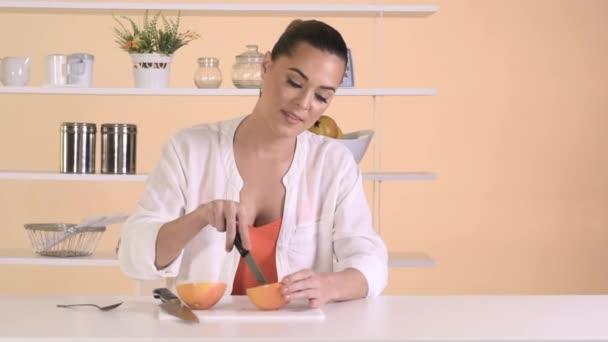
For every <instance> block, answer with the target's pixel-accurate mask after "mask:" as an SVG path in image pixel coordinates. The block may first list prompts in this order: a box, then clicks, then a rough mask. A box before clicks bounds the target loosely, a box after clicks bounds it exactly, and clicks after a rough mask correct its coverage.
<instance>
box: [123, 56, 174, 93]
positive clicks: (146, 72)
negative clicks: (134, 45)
mask: <svg viewBox="0 0 608 342" xmlns="http://www.w3.org/2000/svg"><path fill="white" fill-rule="evenodd" d="M130 56H131V61H132V62H133V79H134V81H135V87H136V88H168V87H169V80H170V78H171V60H172V59H173V56H166V55H161V54H158V53H132V54H130Z"/></svg>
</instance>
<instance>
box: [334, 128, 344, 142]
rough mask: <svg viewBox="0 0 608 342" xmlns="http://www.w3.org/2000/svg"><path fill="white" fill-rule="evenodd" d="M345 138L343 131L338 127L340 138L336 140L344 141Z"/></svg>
mask: <svg viewBox="0 0 608 342" xmlns="http://www.w3.org/2000/svg"><path fill="white" fill-rule="evenodd" d="M342 138H344V133H342V129H341V128H340V127H338V136H337V137H336V139H342Z"/></svg>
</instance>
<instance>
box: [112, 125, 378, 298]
mask: <svg viewBox="0 0 608 342" xmlns="http://www.w3.org/2000/svg"><path fill="white" fill-rule="evenodd" d="M242 120H243V118H238V119H233V120H229V121H222V122H218V123H214V124H205V125H199V126H195V127H192V128H188V129H185V130H183V131H181V132H179V133H177V134H176V135H174V136H173V137H172V138H171V139H170V140H169V141H168V142H167V143H166V144H165V146H164V148H163V152H162V155H161V159H160V161H159V163H158V165H157V167H156V169H155V170H154V172H153V173H152V174H151V175H150V177H149V178H148V180H147V182H146V190H145V193H144V196H143V198H142V199H141V200H140V202H139V204H138V206H137V209H136V211H135V213H134V214H133V215H132V216H131V217H130V218H129V219H128V220H127V222H126V223H125V225H124V226H123V231H122V236H121V246H120V249H119V253H118V257H119V262H120V266H121V268H122V270H123V271H124V272H125V273H126V274H128V275H129V276H131V277H133V278H137V279H157V278H159V277H176V279H174V281H175V282H177V283H181V282H198V281H214V282H225V283H226V284H227V290H226V293H231V292H232V283H233V282H234V276H235V273H236V269H237V266H238V262H239V257H240V255H239V254H238V252H237V251H236V248H233V250H232V251H231V252H230V253H227V252H226V251H225V234H224V233H220V232H218V231H217V230H216V229H215V228H213V227H211V226H208V227H204V228H203V229H201V231H200V232H199V233H198V234H197V235H196V236H195V237H194V238H192V240H190V242H188V243H187V244H186V246H185V247H184V249H183V250H182V251H181V253H180V254H179V256H178V257H177V258H176V259H175V260H174V261H173V262H172V263H171V264H170V265H169V266H167V267H166V268H164V269H161V270H158V269H157V268H156V267H155V265H154V260H155V253H156V247H155V246H156V237H157V234H158V231H159V229H160V228H161V226H162V225H163V224H165V223H167V222H170V221H173V220H175V219H176V218H178V217H180V216H183V215H185V214H187V213H190V212H192V211H194V210H195V209H196V208H198V207H199V206H200V205H202V204H205V203H207V202H209V201H212V200H217V199H224V200H232V201H237V202H238V201H239V194H240V191H241V188H242V186H243V180H242V179H241V177H240V175H239V173H238V170H237V167H236V162H235V158H234V149H233V140H234V134H235V131H236V128H237V127H238V125H239V124H240V122H241V121H242ZM283 184H284V186H285V204H284V209H283V216H282V224H281V229H280V233H279V237H278V240H277V249H276V265H277V276H278V279H279V280H281V279H282V278H283V277H284V276H286V275H288V274H290V273H293V272H296V271H300V270H302V269H306V268H310V269H312V270H314V271H317V272H331V271H336V272H337V271H341V270H344V269H346V268H355V269H357V270H359V271H360V272H362V273H363V275H364V276H365V278H366V279H367V283H368V288H369V290H368V296H375V295H379V294H380V293H381V292H382V291H383V290H384V288H385V287H386V283H387V278H388V253H387V249H386V246H385V244H384V242H383V241H382V239H381V238H380V236H379V235H378V234H377V233H376V232H375V230H374V229H373V227H372V222H371V221H372V220H371V212H370V209H369V206H368V203H367V199H366V196H365V192H364V190H363V185H362V173H361V169H360V168H359V167H358V165H357V164H356V162H355V160H354V158H353V156H352V154H351V153H350V151H349V150H348V149H347V148H346V147H344V146H342V145H341V144H338V143H336V142H335V141H332V140H331V139H328V138H325V137H322V136H319V135H316V134H313V133H310V132H308V131H305V132H303V133H301V134H300V135H298V137H297V143H296V150H295V155H294V159H293V162H292V164H291V166H290V168H289V170H288V171H287V173H286V174H285V176H284V177H283ZM254 248H255V247H254Z"/></svg>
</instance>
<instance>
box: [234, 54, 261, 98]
mask: <svg viewBox="0 0 608 342" xmlns="http://www.w3.org/2000/svg"><path fill="white" fill-rule="evenodd" d="M263 59H264V55H263V54H262V53H260V52H258V46H257V45H247V51H245V52H243V53H242V54H240V55H237V56H236V62H235V63H234V65H233V66H232V83H234V86H235V87H237V88H260V87H261V86H262V60H263Z"/></svg>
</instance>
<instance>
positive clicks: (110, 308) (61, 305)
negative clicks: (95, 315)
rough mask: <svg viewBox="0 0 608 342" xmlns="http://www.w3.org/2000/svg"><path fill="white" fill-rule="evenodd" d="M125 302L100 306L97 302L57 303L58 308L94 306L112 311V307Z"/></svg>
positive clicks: (114, 307)
mask: <svg viewBox="0 0 608 342" xmlns="http://www.w3.org/2000/svg"><path fill="white" fill-rule="evenodd" d="M122 303H123V302H120V303H116V304H112V305H106V306H99V305H97V304H57V307H58V308H71V307H73V306H93V307H96V308H98V309H99V310H101V311H110V310H112V309H116V308H117V307H119V306H121V305H122Z"/></svg>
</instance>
